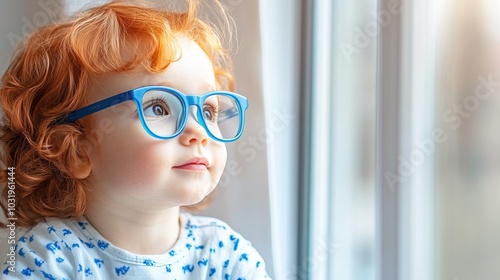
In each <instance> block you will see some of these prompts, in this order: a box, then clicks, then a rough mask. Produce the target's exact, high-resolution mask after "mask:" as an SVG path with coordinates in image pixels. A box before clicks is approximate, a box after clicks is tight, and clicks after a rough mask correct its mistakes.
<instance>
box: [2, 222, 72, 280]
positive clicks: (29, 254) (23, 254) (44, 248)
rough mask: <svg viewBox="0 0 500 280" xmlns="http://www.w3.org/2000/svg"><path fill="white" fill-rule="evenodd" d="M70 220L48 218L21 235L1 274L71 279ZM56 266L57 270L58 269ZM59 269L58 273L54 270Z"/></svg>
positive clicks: (14, 243)
mask: <svg viewBox="0 0 500 280" xmlns="http://www.w3.org/2000/svg"><path fill="white" fill-rule="evenodd" d="M68 223H69V222H68V221H65V220H60V219H46V220H44V221H42V222H40V223H38V224H37V225H35V226H34V227H32V228H31V229H29V230H28V231H26V233H24V234H23V235H22V236H20V237H19V238H18V239H17V240H16V242H12V244H10V245H11V246H10V247H9V254H10V256H8V258H7V261H6V262H5V263H3V264H2V267H1V273H2V276H3V277H6V278H5V279H9V278H7V277H22V278H23V279H24V278H28V277H32V278H34V279H38V278H40V279H45V278H46V279H55V278H57V279H70V278H72V277H71V275H72V262H73V254H72V252H71V247H70V246H68V243H67V242H66V241H65V239H67V238H65V235H67V234H68V232H67V231H65V230H64V229H67V228H68V227H67V225H68ZM56 268H57V269H56ZM53 271H58V275H57V276H56V275H52V274H51V272H53Z"/></svg>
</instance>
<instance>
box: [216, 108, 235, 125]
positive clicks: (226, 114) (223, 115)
mask: <svg viewBox="0 0 500 280" xmlns="http://www.w3.org/2000/svg"><path fill="white" fill-rule="evenodd" d="M239 114H240V113H239V110H238V108H237V107H232V108H229V109H227V110H224V111H222V112H220V113H219V117H218V121H217V122H218V123H221V122H224V121H227V120H229V119H231V118H234V117H236V116H237V115H239Z"/></svg>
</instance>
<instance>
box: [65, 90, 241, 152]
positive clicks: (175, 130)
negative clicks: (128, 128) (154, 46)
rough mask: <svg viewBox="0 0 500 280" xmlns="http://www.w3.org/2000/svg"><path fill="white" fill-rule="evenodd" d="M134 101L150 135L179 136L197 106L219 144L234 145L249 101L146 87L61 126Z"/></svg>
mask: <svg viewBox="0 0 500 280" xmlns="http://www.w3.org/2000/svg"><path fill="white" fill-rule="evenodd" d="M128 100H133V101H134V103H135V105H136V107H137V112H138V114H139V119H140V120H141V124H142V126H143V127H144V130H146V132H147V133H148V134H149V135H151V136H153V137H155V138H158V139H171V138H174V137H176V136H178V135H179V134H180V133H181V132H182V130H184V127H185V126H186V122H187V119H188V115H189V107H190V106H196V108H197V109H198V110H197V114H196V115H195V117H196V120H197V122H198V123H199V124H200V125H201V126H203V127H204V128H205V130H206V131H207V134H208V135H209V136H210V137H211V138H212V139H215V140H217V141H221V142H232V141H235V140H236V139H238V138H239V137H240V136H241V134H242V133H243V127H244V124H245V111H246V109H247V108H248V100H247V99H246V98H245V97H243V96H241V95H239V94H236V93H233V92H229V91H212V92H209V93H206V94H204V95H186V94H183V93H181V92H180V91H178V90H175V89H173V88H169V87H164V86H145V87H140V88H136V89H133V90H129V91H126V92H123V93H119V94H117V95H114V96H111V97H108V98H106V99H103V100H101V101H98V102H96V103H93V104H90V105H88V106H85V107H83V108H80V109H78V110H75V111H73V112H71V113H69V114H68V115H66V116H64V117H62V118H61V119H59V121H58V122H57V123H58V124H67V123H72V122H75V121H77V120H79V119H81V118H83V117H86V116H89V115H91V114H93V113H96V112H99V111H101V110H104V109H106V108H109V107H112V106H115V105H118V104H120V103H122V102H125V101H128Z"/></svg>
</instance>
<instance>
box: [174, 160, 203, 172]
mask: <svg viewBox="0 0 500 280" xmlns="http://www.w3.org/2000/svg"><path fill="white" fill-rule="evenodd" d="M174 168H176V169H182V170H192V171H205V170H207V168H208V160H207V159H206V158H199V157H196V158H192V159H191V160H189V161H187V162H185V163H183V164H181V165H177V166H174Z"/></svg>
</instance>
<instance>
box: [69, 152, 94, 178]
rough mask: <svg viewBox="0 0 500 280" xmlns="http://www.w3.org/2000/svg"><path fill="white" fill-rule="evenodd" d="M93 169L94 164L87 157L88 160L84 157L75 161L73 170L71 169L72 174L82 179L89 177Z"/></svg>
mask: <svg viewBox="0 0 500 280" xmlns="http://www.w3.org/2000/svg"><path fill="white" fill-rule="evenodd" d="M91 171H92V166H91V164H90V161H89V160H88V157H87V160H83V159H82V160H79V161H78V162H77V163H75V165H74V168H73V170H71V173H72V174H71V175H73V176H74V177H75V178H76V179H80V180H82V179H85V178H87V177H88V176H89V175H90V172H91Z"/></svg>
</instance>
